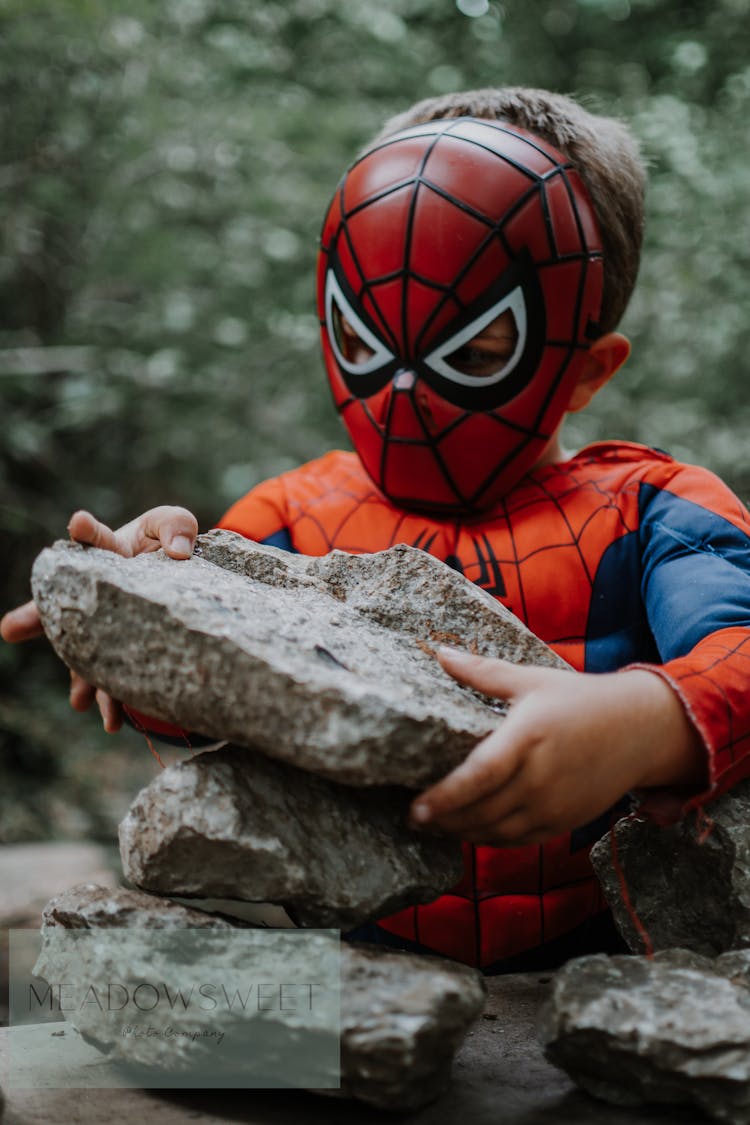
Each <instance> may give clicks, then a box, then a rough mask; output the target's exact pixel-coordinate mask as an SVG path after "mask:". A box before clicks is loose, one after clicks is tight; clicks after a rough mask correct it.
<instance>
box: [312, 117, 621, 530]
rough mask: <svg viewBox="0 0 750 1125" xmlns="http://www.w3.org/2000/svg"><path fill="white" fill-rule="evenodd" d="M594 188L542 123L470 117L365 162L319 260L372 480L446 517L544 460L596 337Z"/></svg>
mask: <svg viewBox="0 0 750 1125" xmlns="http://www.w3.org/2000/svg"><path fill="white" fill-rule="evenodd" d="M601 290H602V251H601V240H600V236H599V231H598V227H597V223H596V219H595V217H594V212H593V208H592V205H591V201H590V199H589V196H588V193H587V191H586V189H585V187H584V185H583V183H582V181H581V179H580V177H579V175H578V173H577V172H576V171H575V169H574V168H573V167H572V165H571V163H570V161H569V160H567V159H566V158H565V157H564V156H563V155H562V154H561V153H560V152H558V151H557V150H556V149H554V148H553V147H552V146H551V145H549V144H547V143H546V142H544V141H541V140H539V139H538V138H536V137H535V136H533V135H532V134H531V133H528V132H526V131H525V130H523V129H520V128H517V127H516V126H510V125H507V124H505V123H503V122H499V121H485V120H479V119H475V118H470V117H461V118H454V119H448V120H440V121H433V122H430V123H428V124H423V125H417V126H414V127H413V128H410V129H406V130H404V131H402V132H400V133H396V134H394V135H393V136H391V137H389V138H387V139H386V140H385V141H383V142H382V143H380V144H378V145H377V146H376V147H374V148H372V149H370V150H369V151H368V152H366V153H365V154H364V155H363V156H361V157H360V158H359V159H358V160H357V161H356V162H355V163H354V164H353V165H352V167H351V168H350V169H349V170H348V172H347V173H346V175H345V176H344V178H343V180H342V181H341V183H340V184H339V186H338V188H337V191H336V194H335V196H334V198H333V201H332V203H331V205H330V207H329V209H328V213H327V215H326V218H325V221H324V225H323V233H322V239H321V251H320V257H319V263H318V311H319V315H320V320H321V326H322V340H323V353H324V358H325V363H326V368H327V371H328V377H329V380H330V384H331V388H332V391H333V397H334V401H335V403H336V407H337V409H338V410H339V412H340V413H341V415H342V417H343V420H344V423H345V424H346V427H347V429H348V431H349V433H350V435H351V438H352V441H353V443H354V446H355V448H356V450H357V452H358V454H359V456H360V458H361V460H362V462H363V464H364V466H365V468H366V470H367V472H368V473H369V475H370V476H371V477H372V479H373V481H374V482H375V484H376V485H377V486H378V488H379V489H380V490H381V491H382V492H383V493H384V494H385V495H386V496H387V497H388V498H389V499H390V500H392V501H393V502H394V503H395V504H398V505H399V506H401V507H404V508H413V509H417V510H422V511H431V512H433V513H435V514H437V515H440V514H444V515H446V516H450V515H455V514H461V515H471V514H473V513H480V512H483V511H487V510H488V509H489V508H492V507H493V506H494V505H495V504H496V503H498V501H500V500H501V499H502V497H503V496H504V495H505V494H506V493H507V492H508V491H509V490H510V489H511V488H512V487H513V485H514V484H516V482H517V481H519V480H520V479H521V477H523V476H524V475H525V474H526V473H527V472H529V470H530V469H531V468H532V467H533V466H534V465H535V464H536V463H537V462H538V461H539V459H540V457H541V456H542V454H543V452H544V450H545V448H546V446H547V445H548V444H549V442H550V440H551V439H552V437H553V435H554V433H555V431H556V429H557V427H558V425H559V423H560V422H561V420H562V417H563V415H564V413H565V410H566V407H567V405H568V402H569V399H570V395H571V392H572V390H573V388H574V387H575V385H576V382H577V380H578V377H579V376H580V373H581V371H582V368H583V365H584V363H585V360H586V353H587V350H588V347H589V345H590V343H591V341H592V340H593V339H595V338H596V336H597V335H598V323H597V322H598V318H599V312H600V306H601Z"/></svg>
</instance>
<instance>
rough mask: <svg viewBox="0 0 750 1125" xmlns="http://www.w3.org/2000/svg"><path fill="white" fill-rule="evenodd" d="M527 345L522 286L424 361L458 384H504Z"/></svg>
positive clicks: (455, 334)
mask: <svg viewBox="0 0 750 1125" xmlns="http://www.w3.org/2000/svg"><path fill="white" fill-rule="evenodd" d="M525 345H526V302H525V301H524V296H523V290H522V288H521V286H520V285H517V286H516V287H515V289H513V290H511V292H510V293H508V294H506V296H505V297H503V298H502V300H500V301H498V302H497V304H496V305H493V306H492V307H491V308H489V309H487V310H486V311H485V312H483V313H481V314H480V315H479V316H478V317H476V318H475V320H473V321H472V322H471V323H469V324H467V325H465V326H464V327H463V328H461V329H460V330H459V331H458V332H456V333H454V335H453V336H451V337H450V339H448V340H446V341H445V342H444V343H442V344H440V346H439V347H437V348H435V350H434V351H433V352H431V353H430V355H428V356H426V357H425V363H426V364H427V365H428V366H429V367H431V368H432V370H433V371H435V372H437V374H438V375H442V376H443V378H444V379H449V380H450V381H451V382H452V383H458V384H459V386H464V387H472V386H473V387H475V388H476V387H477V385H478V384H479V383H480V381H482V380H483V381H484V384H485V386H486V387H488V386H491V385H493V384H495V383H501V382H502V381H503V380H504V379H507V377H508V375H509V374H510V373H511V371H513V369H514V368H515V367H516V365H517V363H518V361H519V359H520V357H521V356H522V354H523V350H524V347H525Z"/></svg>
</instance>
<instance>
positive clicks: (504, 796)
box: [412, 465, 750, 844]
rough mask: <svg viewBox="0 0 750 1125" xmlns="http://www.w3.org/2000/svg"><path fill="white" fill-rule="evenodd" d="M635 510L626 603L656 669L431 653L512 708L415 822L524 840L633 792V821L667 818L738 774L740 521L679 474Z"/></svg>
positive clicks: (749, 702)
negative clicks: (591, 670)
mask: <svg viewBox="0 0 750 1125" xmlns="http://www.w3.org/2000/svg"><path fill="white" fill-rule="evenodd" d="M640 500H641V504H640V508H641V512H640V516H641V521H640V537H641V549H642V583H641V594H642V599H643V603H644V605H645V607H646V610H647V614H648V618H649V624H650V626H651V630H652V633H653V636H654V639H655V641H656V644H657V647H658V651H659V653H660V655H661V657H662V659H663V663H661V664H636V665H631V666H629V667H628V668H626V669H624V670H622V671H619V672H615V673H611V674H609V673H608V674H597V675H588V674H584V673H576V672H570V673H567V672H557V671H553V670H548V669H533V668H512V667H511V666H508V665H504V663H503V662H498V661H480V660H478V658H470V657H465V658H463V660H462V659H461V658H456V657H455V656H450V655H449V656H446V657H444V658H443V659H442V663H443V664H444V667H445V668H446V670H447V671H449V672H450V673H451V674H452V675H454V676H456V677H457V678H458V679H461V680H463V681H464V682H466V683H469V684H471V685H472V686H474V687H477V688H479V690H483V691H488V692H489V693H490V694H493V695H499V696H501V697H503V698H508V699H510V700H511V702H512V705H511V709H510V713H509V716H508V718H507V719H506V720H505V722H504V723H503V724H501V726H500V727H499V728H498V730H497V731H496V732H494V734H493V735H490V736H489V738H487V739H485V740H484V741H483V742H482V743H480V744H479V746H477V747H476V748H475V750H474V751H473V752H472V754H470V755H469V757H468V758H467V759H466V761H465V762H464V763H462V765H461V766H460V767H458V769H457V770H454V771H453V772H452V773H451V774H449V775H448V777H446V778H445V779H443V780H442V781H441V782H439V783H438V785H436V786H433V787H432V788H431V789H430V790H428V791H427V793H425V794H423V795H421V796H420V797H419V798H417V799H416V800H415V802H414V805H413V806H412V813H413V817H414V821H415V823H422V824H424V825H425V826H430V827H437V828H439V829H443V830H444V831H449V832H451V833H453V832H455V833H456V834H459V835H462V836H463V838H465V839H469V840H474V841H475V842H481V843H504V844H523V843H539V842H541V841H542V840H544V839H548V838H550V837H551V836H553V835H555V834H556V833H557V832H562V831H565V830H567V829H573V828H575V827H578V826H579V825H580V824H583V823H585V822H586V821H588V820H592V819H594V818H595V817H596V816H597V815H599V814H601V813H603V812H605V811H606V810H607V809H608V808H609V807H610V806H611V805H612V804H613V803H614V802H615V801H616V800H617V799H618V798H619V797H621V796H622V794H623V793H625V792H627V791H630V790H633V789H636V790H639V791H640V792H639V797H640V798H641V801H642V804H641V810H642V811H644V812H646V813H647V814H649V815H651V816H653V817H654V818H655V819H661V820H664V821H670V820H675V819H677V818H678V817H679V816H681V815H684V814H685V813H686V812H687V811H688V810H689V809H690V808H691V807H695V806H698V805H701V804H703V803H704V802H705V801H707V800H709V799H711V798H714V797H716V796H718V795H719V794H720V793H722V792H724V791H726V790H727V789H729V788H730V787H731V786H732V785H733V784H734V783H735V782H736V781H738V780H740V779H741V778H745V777H748V776H750V691H749V690H748V687H749V686H750V515H748V513H747V511H746V510H745V508H744V507H743V506H742V505H741V504H740V502H739V501H738V500H737V498H736V497H735V496H734V495H733V493H732V492H731V491H730V490H729V489H728V488H727V487H726V486H725V485H724V484H723V483H722V482H721V481H720V480H718V478H717V477H715V476H713V474H711V473H708V472H707V471H705V470H702V469H697V468H693V467H690V466H679V465H672V467H671V468H670V470H669V473H668V479H666V480H664V479H662V480H658V482H657V483H649V482H648V481H647V482H646V484H645V485H641V496H640ZM467 661H468V663H467ZM420 806H424V811H423V814H422V816H421V818H420Z"/></svg>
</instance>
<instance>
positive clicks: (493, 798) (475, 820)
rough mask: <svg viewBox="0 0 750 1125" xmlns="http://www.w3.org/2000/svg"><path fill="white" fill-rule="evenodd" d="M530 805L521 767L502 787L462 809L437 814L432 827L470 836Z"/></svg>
mask: <svg viewBox="0 0 750 1125" xmlns="http://www.w3.org/2000/svg"><path fill="white" fill-rule="evenodd" d="M527 805H528V798H527V794H526V790H525V786H524V785H523V783H522V774H521V772H520V771H519V772H518V773H516V774H515V775H514V777H512V778H511V780H510V781H509V782H508V784H507V785H504V786H503V788H502V789H500V790H494V791H493V792H492V793H490V794H489V795H488V796H486V797H481V798H480V799H479V800H478V801H473V802H472V803H471V804H468V805H464V806H463V807H462V808H460V809H455V810H449V811H447V812H442V813H439V814H434V815H433V816H432V818H431V819H430V822H429V829H430V831H432V830H433V829H434V828H439V829H442V831H444V832H449V833H450V834H451V835H452V836H455V835H457V836H462V837H463V838H464V839H468V838H469V834H471V833H475V832H479V831H482V830H486V829H487V828H490V827H492V826H493V825H495V824H497V823H498V822H499V821H501V820H504V819H505V817H507V816H510V815H511V814H513V813H515V812H517V811H518V810H520V809H522V808H524V807H526V806H527Z"/></svg>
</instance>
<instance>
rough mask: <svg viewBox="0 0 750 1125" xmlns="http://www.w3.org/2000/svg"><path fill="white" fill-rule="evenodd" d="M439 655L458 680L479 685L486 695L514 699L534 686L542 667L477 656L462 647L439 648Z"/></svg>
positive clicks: (447, 669) (474, 685) (440, 660)
mask: <svg viewBox="0 0 750 1125" xmlns="http://www.w3.org/2000/svg"><path fill="white" fill-rule="evenodd" d="M437 658H438V660H439V662H440V664H441V666H442V667H443V668H444V669H445V671H446V672H448V673H449V674H450V675H451V676H453V678H454V679H455V680H458V681H459V683H462V684H467V685H468V686H469V687H473V688H476V690H477V691H481V692H483V693H484V694H485V695H494V696H497V697H498V698H499V699H507V700H508V701H511V700H513V699H515V698H516V697H517V696H518V695H520V694H521V693H522V692H523V691H524V689H528V688H530V687H533V685H534V683H535V682H536V678H537V677H536V673H537V672H538V670H539V669H537V668H532V667H530V666H529V665H522V664H511V662H510V661H509V660H499V659H498V658H497V657H494V656H476V655H475V654H474V653H471V652H462V651H461V650H460V649H455V648H446V647H445V646H442V645H441V647H440V648H439V649H438V652H437Z"/></svg>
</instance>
